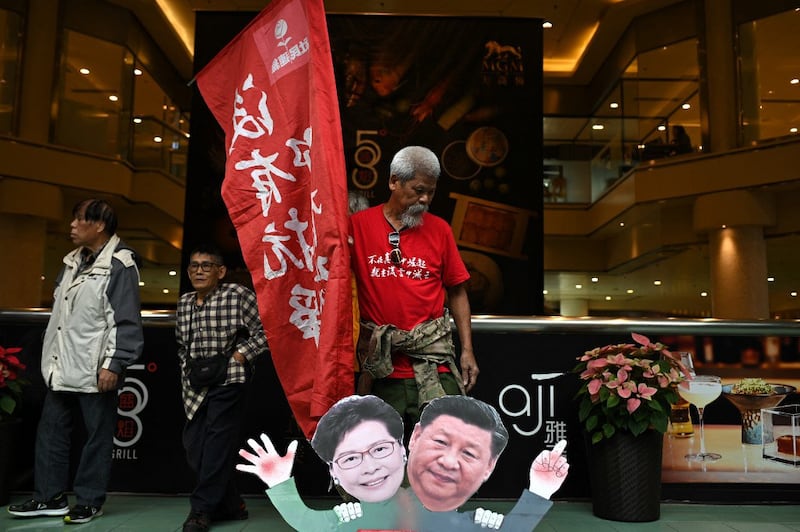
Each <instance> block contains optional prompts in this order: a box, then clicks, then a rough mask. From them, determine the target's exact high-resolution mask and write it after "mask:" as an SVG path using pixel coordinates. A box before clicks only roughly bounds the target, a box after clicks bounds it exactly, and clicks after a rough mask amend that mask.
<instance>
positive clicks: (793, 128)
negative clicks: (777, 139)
mask: <svg viewBox="0 0 800 532" xmlns="http://www.w3.org/2000/svg"><path fill="white" fill-rule="evenodd" d="M789 133H797V128H796V127H792V128H789Z"/></svg>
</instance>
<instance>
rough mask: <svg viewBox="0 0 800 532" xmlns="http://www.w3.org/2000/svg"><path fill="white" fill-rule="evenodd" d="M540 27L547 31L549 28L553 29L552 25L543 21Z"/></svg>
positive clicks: (547, 21)
mask: <svg viewBox="0 0 800 532" xmlns="http://www.w3.org/2000/svg"><path fill="white" fill-rule="evenodd" d="M542 27H543V28H544V29H546V30H549V29H550V28H552V27H553V23H552V22H550V21H549V20H545V21H544V22H542Z"/></svg>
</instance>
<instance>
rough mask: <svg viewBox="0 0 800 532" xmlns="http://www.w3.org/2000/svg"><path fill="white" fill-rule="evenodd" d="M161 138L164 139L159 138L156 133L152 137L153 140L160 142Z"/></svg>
mask: <svg viewBox="0 0 800 532" xmlns="http://www.w3.org/2000/svg"><path fill="white" fill-rule="evenodd" d="M162 140H164V139H162V138H161V137H159V136H158V135H156V136H155V137H153V142H161V141H162Z"/></svg>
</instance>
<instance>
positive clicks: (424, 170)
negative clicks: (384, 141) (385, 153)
mask: <svg viewBox="0 0 800 532" xmlns="http://www.w3.org/2000/svg"><path fill="white" fill-rule="evenodd" d="M389 172H390V175H393V176H396V177H397V178H398V179H399V180H400V182H401V183H405V182H407V181H411V180H412V179H414V177H415V176H416V175H417V174H422V175H424V176H427V177H432V178H433V179H439V174H440V173H441V172H442V169H441V166H440V165H439V159H438V158H437V157H436V154H435V153H433V152H432V151H431V150H429V149H428V148H425V147H423V146H406V147H405V148H403V149H402V150H400V151H399V152H397V153H396V154H395V155H394V157H393V158H392V164H391V165H390V166H389Z"/></svg>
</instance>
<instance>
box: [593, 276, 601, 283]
mask: <svg viewBox="0 0 800 532" xmlns="http://www.w3.org/2000/svg"><path fill="white" fill-rule="evenodd" d="M599 280H600V278H599V277H592V282H593V283H596V282H597V281H599Z"/></svg>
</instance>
